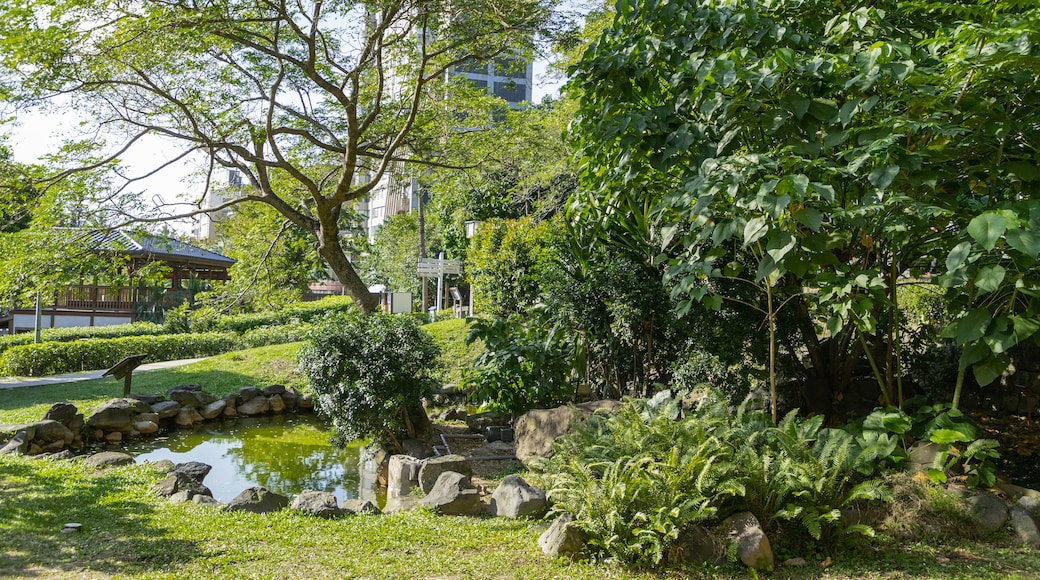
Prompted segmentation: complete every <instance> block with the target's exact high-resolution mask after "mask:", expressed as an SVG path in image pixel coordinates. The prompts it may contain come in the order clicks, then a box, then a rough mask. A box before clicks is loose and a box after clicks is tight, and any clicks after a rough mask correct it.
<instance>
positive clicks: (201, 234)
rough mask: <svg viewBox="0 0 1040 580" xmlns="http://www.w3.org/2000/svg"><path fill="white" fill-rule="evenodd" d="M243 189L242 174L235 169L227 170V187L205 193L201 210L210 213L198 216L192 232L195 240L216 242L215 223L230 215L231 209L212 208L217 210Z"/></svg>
mask: <svg viewBox="0 0 1040 580" xmlns="http://www.w3.org/2000/svg"><path fill="white" fill-rule="evenodd" d="M243 187H244V183H243V181H242V173H241V172H239V171H238V170H237V169H228V179H227V185H226V186H225V187H210V188H209V190H208V191H207V192H206V199H205V201H204V203H205V206H204V207H203V208H202V209H204V210H212V211H206V213H203V214H199V216H198V221H197V222H196V223H195V229H194V231H192V235H193V236H194V238H195V239H196V240H209V241H210V242H216V241H217V222H219V221H220V220H222V219H224V218H226V217H227V216H228V215H230V214H231V208H229V207H225V208H222V209H212V208H218V207H220V206H221V205H223V204H225V203H227V201H228V200H229V199H232V198H233V196H234V195H235V194H236V193H238V192H241V191H242V188H243Z"/></svg>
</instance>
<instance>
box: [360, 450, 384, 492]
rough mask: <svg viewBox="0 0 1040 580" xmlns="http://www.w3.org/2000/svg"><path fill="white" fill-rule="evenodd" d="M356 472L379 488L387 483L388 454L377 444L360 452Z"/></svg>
mask: <svg viewBox="0 0 1040 580" xmlns="http://www.w3.org/2000/svg"><path fill="white" fill-rule="evenodd" d="M360 455H361V457H360V458H359V461H358V463H359V467H360V469H359V470H358V471H359V472H360V473H361V475H362V477H365V476H367V477H368V478H369V479H370V480H371V481H374V482H375V483H376V484H378V485H379V487H386V486H387V484H388V483H389V470H390V452H389V451H387V450H386V448H385V447H383V446H382V445H380V444H378V443H373V444H372V445H369V446H368V447H366V448H365V449H363V450H362V451H361V454H360Z"/></svg>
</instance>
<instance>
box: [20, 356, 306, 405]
mask: <svg viewBox="0 0 1040 580" xmlns="http://www.w3.org/2000/svg"><path fill="white" fill-rule="evenodd" d="M302 344H303V343H299V342H296V343H289V344H278V345H273V346H264V347H260V348H252V349H248V350H243V351H238V352H231V353H227V354H222V355H218V356H214V357H211V358H208V359H206V360H202V361H199V362H196V363H192V364H190V365H185V366H182V367H174V368H168V369H157V370H152V371H142V372H137V373H134V378H133V387H132V391H133V392H135V393H158V394H165V393H166V391H167V390H168V389H169V388H170V387H174V386H177V385H185V384H196V385H201V386H202V388H203V389H204V390H205V391H206V392H208V393H211V394H214V395H217V396H219V395H222V394H226V393H232V392H235V391H237V390H238V389H240V388H241V387H246V386H251V385H252V386H265V385H270V384H275V383H278V384H283V385H287V386H295V387H301V386H303V384H304V382H305V379H304V378H303V377H302V376H300V375H299V374H298V373H297V372H296V352H297V351H298V350H299V349H300V346H301V345H302ZM122 394H123V381H122V380H116V379H113V378H111V377H108V378H104V379H93V380H89V381H79V382H74V383H59V384H54V385H45V386H39V387H25V388H19V389H6V390H3V391H0V424H7V423H29V422H32V421H38V420H39V419H40V418H41V417H43V414H44V413H45V412H47V409H49V408H50V406H51V405H53V404H54V403H56V402H59V401H68V402H70V403H72V404H74V405H76V406H77V407H79V410H80V412H85V413H89V412H90V411H91V410H92V409H93V408H94V407H96V406H97V405H99V404H101V403H103V402H104V401H107V400H108V399H112V398H114V397H120V396H122Z"/></svg>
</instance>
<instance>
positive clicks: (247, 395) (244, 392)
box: [238, 387, 263, 405]
mask: <svg viewBox="0 0 1040 580" xmlns="http://www.w3.org/2000/svg"><path fill="white" fill-rule="evenodd" d="M262 394H263V392H262V391H261V390H260V389H259V388H257V387H242V388H241V389H239V390H238V398H239V399H240V400H241V401H242V403H245V402H246V401H249V400H252V399H255V398H257V397H259V396H260V395H262ZM242 403H239V404H240V405H241V404H242Z"/></svg>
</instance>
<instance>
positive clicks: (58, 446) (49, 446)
mask: <svg viewBox="0 0 1040 580" xmlns="http://www.w3.org/2000/svg"><path fill="white" fill-rule="evenodd" d="M37 445H39V444H38V443H37ZM63 449H65V442H64V441H60V440H59V441H51V442H49V443H44V444H43V445H40V453H46V454H48V455H51V454H53V453H57V452H59V451H61V450H63Z"/></svg>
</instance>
